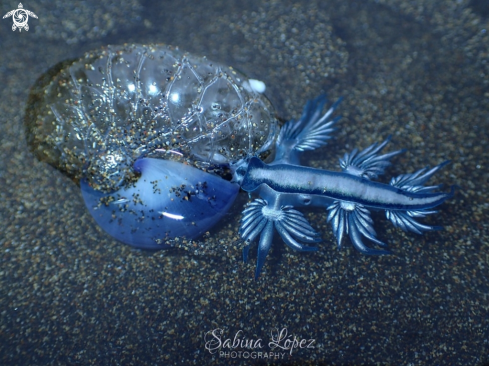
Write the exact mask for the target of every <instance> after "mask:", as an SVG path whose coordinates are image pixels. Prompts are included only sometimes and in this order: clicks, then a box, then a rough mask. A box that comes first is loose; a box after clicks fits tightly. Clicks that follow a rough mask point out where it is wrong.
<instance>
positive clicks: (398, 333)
mask: <svg viewBox="0 0 489 366" xmlns="http://www.w3.org/2000/svg"><path fill="white" fill-rule="evenodd" d="M17 6H18V3H16V2H13V1H3V2H2V3H1V4H0V12H1V14H2V16H3V15H4V14H6V13H7V12H9V11H10V10H12V9H16V8H17ZM23 6H24V9H28V10H30V11H32V12H34V13H35V14H36V15H37V16H38V19H35V18H32V17H30V18H29V22H28V24H29V27H30V28H29V31H28V32H26V31H24V30H22V31H21V32H19V31H18V30H16V31H15V32H13V31H12V24H13V23H12V18H11V17H10V18H6V19H2V20H1V22H0V48H1V52H0V85H1V88H0V218H1V221H0V222H1V224H0V260H1V266H0V282H1V287H0V291H1V295H0V363H1V364H3V365H47V364H63V365H88V364H99V365H141V364H162V365H163V364H164V365H170V364H197V365H241V364H243V365H245V364H246V365H247V364H266V363H270V364H281V365H282V364H286V365H306V364H311V365H357V364H366V365H374V364H375V365H377V364H380V365H383V364H398V365H401V364H402V365H485V364H488V363H489V320H488V319H489V313H488V311H489V285H488V279H489V268H488V267H489V240H488V232H489V225H488V223H487V219H488V210H489V203H488V200H487V197H486V195H487V192H488V191H489V187H488V185H489V184H488V183H489V182H488V181H489V173H488V164H489V152H488V148H487V146H488V142H489V141H488V140H489V139H488V135H489V132H488V131H489V130H488V128H489V46H488V45H489V35H488V32H489V6H488V5H486V2H484V1H467V0H460V1H449V0H418V1H413V0H410V1H407V0H405V1H402V0H372V1H355V0H348V1H344V0H342V1H340V0H328V1H319V0H317V1H302V2H301V1H296V2H294V1H266V2H265V1H263V2H260V1H249V2H247V3H246V4H243V3H242V2H238V1H227V0H226V1H225V0H222V1H218V0H214V1H196V0H194V1H161V2H159V3H156V2H150V1H144V0H140V1H137V0H122V1H117V2H115V1H114V2H111V1H74V2H65V1H41V0H33V1H28V2H24V3H23ZM122 43H166V44H172V45H174V46H179V47H180V48H181V49H182V50H186V51H189V52H192V53H194V54H197V55H206V56H208V57H209V59H211V60H215V61H219V62H223V63H225V64H229V65H231V66H233V67H235V68H237V69H239V70H240V71H242V72H244V73H245V74H247V75H248V76H250V77H253V78H256V79H259V80H262V81H264V82H265V83H266V85H267V91H266V95H267V96H268V97H269V99H270V100H271V101H272V103H273V104H274V106H275V108H276V110H277V114H278V115H279V116H280V117H281V118H282V119H283V120H288V119H291V118H298V117H299V116H300V113H301V111H302V107H303V105H304V104H305V103H306V101H307V100H310V99H313V98H315V97H317V96H318V95H320V94H321V93H324V92H325V93H327V95H328V96H329V98H330V100H331V101H334V100H336V99H337V98H339V97H341V96H343V97H344V100H343V102H342V104H341V105H340V107H339V114H341V115H342V116H343V118H342V119H341V120H340V122H339V123H338V125H337V127H338V131H336V133H335V134H334V138H333V139H332V140H331V141H330V142H329V144H328V145H327V146H326V147H324V148H322V149H320V150H318V151H317V152H314V153H310V154H307V155H306V156H307V164H308V165H311V166H314V167H320V168H325V169H331V170H338V158H339V157H341V156H343V154H344V153H345V152H349V151H351V150H352V149H353V148H355V147H356V148H359V149H363V148H365V147H367V146H369V145H370V144H372V143H373V142H375V141H382V140H383V139H385V138H386V137H387V136H388V135H392V142H391V144H390V145H389V148H390V150H389V151H392V150H395V149H400V148H407V149H408V151H407V153H405V154H403V155H401V156H399V157H396V158H394V159H393V165H392V166H391V167H390V168H389V169H388V171H387V174H386V176H385V178H384V180H383V181H384V182H386V181H387V182H388V180H389V178H390V177H392V176H396V175H399V174H403V173H408V172H413V171H416V170H418V169H420V168H422V167H424V166H426V165H430V166H434V165H436V164H439V163H441V162H442V161H444V160H446V159H450V160H451V161H452V163H451V164H450V165H448V166H447V167H445V168H444V169H443V170H441V171H440V172H438V173H437V175H436V176H435V177H434V179H433V180H432V181H431V183H444V184H445V188H446V189H448V188H447V187H448V186H450V185H458V186H459V187H460V189H459V190H458V191H457V193H456V195H455V197H454V198H453V199H451V200H449V201H447V202H446V203H445V204H443V205H442V206H441V207H440V208H439V213H438V214H436V215H432V216H431V217H429V218H427V219H426V220H425V221H424V222H426V223H429V224H432V225H444V226H445V230H444V231H440V232H432V233H426V234H424V235H422V236H419V235H415V234H412V233H405V232H403V231H401V230H399V229H395V228H394V227H393V226H392V225H391V224H390V223H389V222H388V221H387V220H386V219H385V217H383V216H382V215H380V214H374V215H373V218H374V220H375V228H376V231H377V233H378V237H379V238H380V239H381V240H383V241H385V242H387V243H388V245H389V249H391V250H392V251H393V254H392V255H390V256H382V257H372V256H363V255H362V254H360V253H358V252H357V251H356V250H355V249H354V248H353V247H352V246H351V244H350V242H349V240H348V239H345V241H344V243H343V248H342V249H341V250H338V249H337V248H336V240H335V238H334V236H333V232H332V230H331V228H330V225H329V224H327V223H326V212H324V211H322V210H315V211H307V212H306V216H307V218H308V219H309V220H310V222H311V223H312V225H313V227H314V228H316V229H317V230H318V231H319V232H320V233H321V235H322V238H323V242H322V243H319V251H318V252H316V253H308V254H305V253H298V252H294V251H292V250H290V249H289V248H287V247H286V246H285V245H284V244H283V243H282V242H281V239H280V238H279V237H278V236H276V239H275V244H274V245H273V247H272V250H271V252H270V254H269V256H268V259H267V262H266V264H265V267H264V269H263V272H262V275H261V277H260V279H259V280H258V281H255V280H254V267H255V264H256V259H255V258H256V248H255V249H253V248H252V249H251V252H250V254H251V255H250V260H249V262H248V263H246V264H244V263H243V262H242V255H241V251H242V248H243V245H244V244H243V242H242V241H241V240H240V239H239V236H238V227H239V219H240V214H239V213H240V212H241V211H242V208H243V205H244V204H245V203H246V202H247V200H248V196H247V195H246V194H244V193H243V194H240V197H238V200H237V201H236V202H235V204H234V206H233V208H232V210H231V211H230V212H229V213H228V214H227V215H226V217H225V219H224V220H223V222H222V225H220V227H217V228H213V229H212V230H210V232H209V233H208V234H207V235H206V236H205V237H204V238H200V239H199V240H195V241H187V240H175V242H174V245H175V247H176V249H172V250H167V251H158V252H147V251H140V250H135V249H132V248H131V247H129V246H126V245H123V244H121V243H118V242H116V241H115V240H114V239H112V238H111V237H110V236H108V235H107V234H105V233H104V232H103V230H102V229H101V228H99V227H98V226H97V225H96V223H95V222H94V220H93V219H92V217H91V216H90V214H89V212H88V211H87V209H86V208H85V205H84V203H83V199H82V197H81V193H80V189H79V188H78V187H77V186H76V185H75V184H74V183H73V182H72V181H71V180H70V179H69V178H68V177H66V176H65V175H63V174H62V173H60V172H58V171H57V170H55V169H54V168H52V167H51V166H49V165H47V164H45V163H42V162H39V161H37V160H36V159H35V158H34V156H33V155H32V154H31V153H30V152H29V147H28V146H27V144H26V141H25V137H24V125H23V117H24V109H25V107H26V102H27V99H28V94H29V89H30V87H31V86H32V85H33V84H34V82H35V81H36V79H37V78H38V77H39V76H40V75H42V74H43V73H44V72H45V71H46V70H47V69H48V68H50V67H51V66H53V65H55V64H56V63H58V62H60V61H63V60H66V59H72V58H79V57H81V56H82V55H83V53H84V52H86V51H89V50H92V49H96V48H98V47H100V46H103V45H107V44H122ZM284 331H286V332H287V333H286V335H285V333H284ZM281 332H282V333H281ZM280 334H281V335H280ZM214 335H219V337H220V338H219V339H220V340H221V341H222V342H224V340H225V339H230V343H231V345H229V344H228V346H225V345H224V344H221V347H218V344H217V346H216V342H217V339H218V337H215V336H214ZM277 337H278V338H279V339H278V340H277ZM235 339H239V340H241V341H243V343H241V344H240V345H237V346H236V347H235V348H233V346H234V345H236V344H233V342H235ZM258 340H261V342H259V341H258ZM301 340H305V342H302V343H300V341H301ZM274 341H277V342H275V343H277V345H279V347H274V344H273V343H274ZM294 341H295V342H294ZM311 341H313V342H311ZM308 346H309V347H308ZM280 347H283V348H280ZM221 352H223V353H221ZM233 352H234V353H233Z"/></svg>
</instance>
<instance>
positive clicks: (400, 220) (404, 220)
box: [385, 210, 443, 234]
mask: <svg viewBox="0 0 489 366" xmlns="http://www.w3.org/2000/svg"><path fill="white" fill-rule="evenodd" d="M437 212H438V211H433V210H432V211H429V210H419V211H386V212H385V216H386V217H387V219H388V220H390V221H391V222H392V224H393V225H394V226H395V227H399V228H401V229H402V230H404V231H411V232H413V233H416V234H422V233H423V232H425V231H433V230H443V227H442V226H430V225H423V224H420V223H419V222H417V221H416V220H415V219H414V218H415V217H426V215H431V214H434V213H437Z"/></svg>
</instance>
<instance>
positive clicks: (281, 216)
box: [239, 198, 321, 279]
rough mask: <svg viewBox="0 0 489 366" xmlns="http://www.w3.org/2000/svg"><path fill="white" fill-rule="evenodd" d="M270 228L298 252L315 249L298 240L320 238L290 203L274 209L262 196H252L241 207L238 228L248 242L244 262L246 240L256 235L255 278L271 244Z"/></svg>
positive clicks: (310, 240) (311, 240) (271, 233)
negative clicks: (247, 202) (242, 207)
mask: <svg viewBox="0 0 489 366" xmlns="http://www.w3.org/2000/svg"><path fill="white" fill-rule="evenodd" d="M274 230H277V232H278V233H279V234H280V236H281V238H282V239H283V241H284V242H285V244H287V246H289V247H290V248H292V249H294V250H298V251H301V252H310V251H316V250H317V247H309V246H304V245H302V244H301V243H300V242H299V241H302V242H305V243H317V242H319V241H321V239H320V237H319V234H318V233H317V232H316V231H315V230H314V229H313V228H312V227H311V225H310V224H309V222H307V220H306V218H305V217H304V215H302V213H301V212H299V211H297V210H294V209H293V207H292V206H282V207H280V209H276V208H273V207H269V206H268V203H267V201H265V200H264V199H261V198H258V199H256V200H255V201H253V202H251V203H250V204H249V205H248V207H247V208H246V209H245V210H244V211H243V218H242V219H241V227H240V229H239V232H240V235H241V237H242V239H243V240H244V241H245V242H246V243H248V245H246V247H245V248H244V249H243V261H245V262H246V261H247V259H248V252H249V246H250V244H249V243H251V242H252V241H253V240H254V239H255V238H256V237H257V236H258V235H260V242H259V244H258V260H257V265H256V271H255V279H258V277H259V276H260V272H261V270H262V268H263V265H264V264H265V259H266V257H267V255H268V252H269V251H270V248H271V245H272V240H273V233H274Z"/></svg>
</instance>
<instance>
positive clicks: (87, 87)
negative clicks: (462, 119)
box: [25, 45, 453, 278]
mask: <svg viewBox="0 0 489 366" xmlns="http://www.w3.org/2000/svg"><path fill="white" fill-rule="evenodd" d="M263 91H264V85H263V83H261V82H258V81H257V80H253V79H249V78H247V77H246V76H245V75H243V74H241V73H240V72H238V71H236V70H234V69H233V68H230V67H227V66H224V65H222V64H220V63H216V62H212V61H209V60H207V59H206V58H203V57H197V56H193V55H190V54H188V53H182V52H180V51H179V50H178V49H176V48H172V47H169V46H163V45H149V46H144V45H125V46H109V47H107V48H103V49H101V50H97V51H93V52H88V53H87V54H86V55H85V56H84V57H83V58H81V59H80V60H75V61H67V62H62V63H60V64H58V65H56V66H55V67H53V69H51V70H50V71H48V72H47V73H46V74H45V75H43V76H42V77H41V78H40V79H39V80H38V81H37V83H36V84H35V85H34V86H33V88H32V90H31V94H30V98H29V103H28V106H27V109H26V116H25V124H26V135H27V140H28V143H29V145H30V147H31V149H32V151H33V152H34V153H35V154H36V156H37V157H38V158H39V159H40V160H43V161H46V162H48V163H50V164H51V165H53V166H55V167H56V168H58V169H60V170H62V171H63V172H65V173H66V174H68V175H69V176H70V177H71V178H72V179H73V180H75V182H77V183H79V184H80V187H81V190H82V195H83V198H84V200H85V204H86V206H87V208H88V210H89V212H90V213H91V215H92V216H93V218H94V219H95V221H96V222H97V223H98V224H99V225H100V226H101V227H102V228H103V229H104V230H105V231H106V232H108V233H109V234H110V235H112V236H113V237H114V238H116V239H118V240H120V241H122V242H124V243H126V244H129V245H132V246H135V247H139V248H169V247H171V245H169V244H167V241H168V240H169V239H173V238H176V237H186V238H188V239H193V238H197V237H199V236H200V235H202V234H203V233H205V232H206V231H207V230H208V229H210V228H211V227H213V226H214V225H215V224H216V223H218V222H219V221H220V220H221V219H222V217H223V216H224V214H225V213H226V212H227V211H228V210H229V208H230V207H231V206H232V204H233V202H234V200H235V198H236V196H237V194H238V192H239V190H240V189H242V190H244V191H246V192H249V194H250V195H251V194H254V195H256V196H258V198H256V199H255V200H254V201H252V202H251V203H249V204H248V206H247V207H246V208H245V210H244V211H243V216H242V219H241V226H240V229H239V233H240V235H241V237H242V239H243V240H244V241H245V244H246V245H245V247H244V250H243V258H244V260H245V261H246V260H247V258H248V252H249V248H250V245H251V244H252V243H253V242H254V241H255V240H256V239H258V238H259V243H258V260H257V266H256V271H255V277H256V278H258V276H259V274H260V272H261V270H262V268H263V265H264V262H265V259H266V256H267V254H268V252H269V250H270V247H271V245H272V242H273V236H274V233H275V231H277V232H278V234H279V235H280V237H281V238H282V239H283V241H284V242H285V243H286V244H287V245H288V246H289V247H290V248H292V249H295V250H298V251H315V250H317V247H313V246H309V245H307V244H312V243H317V242H319V241H321V239H320V236H319V234H318V233H317V232H316V231H315V230H314V229H313V228H312V227H311V225H310V224H309V222H308V221H307V219H306V218H305V217H304V215H303V214H302V213H301V212H300V211H298V210H297V209H296V208H299V207H305V206H318V207H324V209H325V210H326V211H327V212H328V213H327V221H328V222H330V223H331V225H332V227H333V232H334V235H335V237H336V239H337V242H338V247H340V246H341V243H342V240H343V237H344V236H345V235H348V236H349V237H350V241H351V242H352V244H353V246H354V247H355V248H356V249H357V250H359V251H360V252H362V253H364V254H387V253H389V252H388V251H387V250H386V249H373V248H370V247H368V246H366V245H365V244H364V242H363V240H364V238H366V239H368V240H369V241H371V242H373V243H374V244H377V245H378V246H380V247H384V246H385V244H384V243H383V242H381V241H380V240H378V239H377V237H376V233H375V230H374V228H373V221H372V219H371V217H370V211H371V210H384V211H385V212H386V217H387V218H388V219H389V220H390V221H391V222H392V223H393V224H394V225H395V226H396V227H400V228H401V229H403V230H405V231H412V232H415V233H422V232H424V231H430V230H437V229H439V227H437V226H429V225H424V224H421V223H419V222H418V221H417V219H418V218H422V217H425V216H426V215H429V214H432V213H435V212H436V211H433V208H434V207H436V206H438V205H440V204H441V203H443V202H444V201H445V200H447V199H448V198H450V197H452V196H453V188H452V190H451V192H449V193H444V192H439V191H438V190H439V188H440V186H425V183H426V182H427V181H428V179H430V178H431V176H433V175H434V174H435V173H436V172H437V171H438V170H439V169H441V168H442V167H443V166H444V165H446V164H447V163H448V162H444V163H442V164H440V165H438V166H436V167H434V168H432V169H429V170H428V169H427V168H425V169H421V170H419V171H417V172H415V173H411V174H404V175H400V176H399V177H396V178H393V179H392V180H391V182H390V184H383V183H379V182H376V181H375V179H376V178H377V177H378V176H379V175H382V174H383V173H384V170H385V168H386V167H387V166H388V165H389V164H390V163H389V160H390V158H392V157H393V156H396V155H398V154H400V153H401V152H402V151H401V150H399V151H394V152H391V153H387V154H383V155H382V154H381V151H382V149H383V148H384V147H385V146H386V145H387V143H388V142H389V138H388V139H387V140H386V141H384V142H382V143H381V144H377V143H375V144H373V145H371V146H370V147H368V148H366V149H365V150H363V151H358V150H357V149H355V150H353V151H352V152H351V153H350V154H345V156H344V157H343V159H341V160H340V167H341V172H333V171H327V170H323V169H314V168H311V167H306V166H302V165H300V160H299V158H300V154H301V153H302V152H303V151H306V150H314V149H317V148H319V147H321V146H324V145H326V142H327V140H329V139H330V134H331V133H332V132H333V130H334V129H335V127H334V125H335V124H336V123H337V121H338V120H339V117H333V114H334V112H335V110H336V108H337V106H338V103H339V101H338V102H336V103H334V104H333V105H332V106H331V107H330V108H329V109H328V110H327V112H326V113H324V114H323V109H324V106H325V104H326V98H325V97H324V96H321V97H319V98H317V99H315V100H313V101H310V102H309V103H308V104H307V105H306V107H305V108H304V112H303V114H302V116H301V118H300V119H299V120H298V121H294V120H291V121H289V122H287V123H285V124H284V125H283V126H282V128H280V129H279V128H277V120H276V118H275V116H274V112H273V107H272V106H271V104H270V102H269V101H268V99H267V98H266V97H265V96H264V95H263V93H262V92H263Z"/></svg>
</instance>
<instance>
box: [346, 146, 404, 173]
mask: <svg viewBox="0 0 489 366" xmlns="http://www.w3.org/2000/svg"><path fill="white" fill-rule="evenodd" d="M390 140H391V137H390V136H389V137H388V138H387V139H386V140H385V141H384V142H382V143H381V144H380V145H379V144H378V143H377V142H376V143H374V144H372V145H370V146H369V147H367V148H366V149H365V150H363V151H361V152H358V149H354V150H353V151H352V152H351V153H349V154H345V156H344V157H343V159H340V166H341V168H342V169H343V172H345V173H348V174H352V175H356V176H357V177H363V178H367V179H375V178H377V177H378V176H379V175H382V174H384V170H385V168H387V167H388V166H389V165H390V164H391V163H390V162H389V159H390V158H392V157H393V156H396V155H399V154H401V153H403V152H404V151H406V150H404V149H403V150H397V151H393V152H390V153H387V154H384V155H378V153H380V152H381V151H382V149H383V148H384V147H385V145H387V143H388V142H389V141H390Z"/></svg>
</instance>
